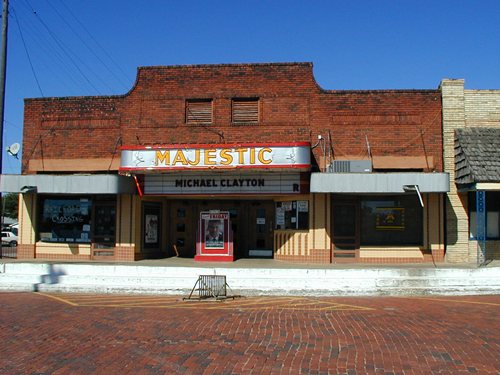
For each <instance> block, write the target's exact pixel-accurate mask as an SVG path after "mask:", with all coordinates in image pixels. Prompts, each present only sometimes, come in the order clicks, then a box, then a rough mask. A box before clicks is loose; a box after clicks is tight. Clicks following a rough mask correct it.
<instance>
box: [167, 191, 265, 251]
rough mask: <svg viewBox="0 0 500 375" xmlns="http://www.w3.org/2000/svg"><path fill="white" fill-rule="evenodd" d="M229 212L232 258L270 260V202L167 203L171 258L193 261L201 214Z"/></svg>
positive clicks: (185, 201)
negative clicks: (216, 211)
mask: <svg viewBox="0 0 500 375" xmlns="http://www.w3.org/2000/svg"><path fill="white" fill-rule="evenodd" d="M210 210H220V211H228V212H229V218H230V222H231V229H232V231H233V245H234V256H235V257H236V258H247V257H272V256H273V247H274V245H273V229H274V228H273V224H274V223H273V219H274V202H273V201H247V200H213V201H207V200H189V201H188V200H170V201H169V215H168V218H169V219H168V221H169V223H167V225H168V233H169V240H168V243H169V246H171V247H172V250H170V249H169V253H170V254H174V251H175V249H176V250H177V252H178V254H179V256H181V257H187V258H193V257H194V256H195V254H196V233H197V230H198V221H199V218H200V212H201V211H210Z"/></svg>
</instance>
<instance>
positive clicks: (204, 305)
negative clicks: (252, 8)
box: [38, 292, 375, 311]
mask: <svg viewBox="0 0 500 375" xmlns="http://www.w3.org/2000/svg"><path fill="white" fill-rule="evenodd" d="M38 294H39V295H41V296H45V297H48V298H51V299H54V300H56V301H59V302H62V303H66V304H68V305H71V306H80V307H113V308H164V309H165V308H169V309H191V308H196V309H207V310H218V309H224V310H270V309H282V310H283V309H285V310H302V311H303V310H306V311H346V310H359V311H366V310H375V309H373V308H370V307H366V306H358V305H350V304H344V303H336V302H329V301H325V300H319V299H311V298H305V297H242V298H236V299H234V300H226V301H213V300H209V301H199V300H189V301H183V300H182V299H181V297H158V296H123V295H121V296H112V295H109V296H108V295H96V296H92V295H57V296H56V295H53V294H47V293H41V292H39V293H38Z"/></svg>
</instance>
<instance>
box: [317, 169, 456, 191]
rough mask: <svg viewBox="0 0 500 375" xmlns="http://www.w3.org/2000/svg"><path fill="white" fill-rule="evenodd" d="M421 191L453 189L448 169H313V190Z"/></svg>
mask: <svg viewBox="0 0 500 375" xmlns="http://www.w3.org/2000/svg"><path fill="white" fill-rule="evenodd" d="M415 189H418V190H419V191H420V192H421V193H447V192H449V191H450V176H449V174H448V173H417V172H415V173H312V174H311V193H359V194H368V193H405V192H407V191H414V190H415Z"/></svg>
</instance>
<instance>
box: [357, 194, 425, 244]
mask: <svg viewBox="0 0 500 375" xmlns="http://www.w3.org/2000/svg"><path fill="white" fill-rule="evenodd" d="M422 211H423V210H422V207H421V206H420V203H419V201H418V198H417V197H413V196H411V197H410V196H403V195H401V196H384V197H369V198H363V199H362V200H361V245H365V246H370V245H372V246H383V245H388V246H397V245H422V243H423V212H422Z"/></svg>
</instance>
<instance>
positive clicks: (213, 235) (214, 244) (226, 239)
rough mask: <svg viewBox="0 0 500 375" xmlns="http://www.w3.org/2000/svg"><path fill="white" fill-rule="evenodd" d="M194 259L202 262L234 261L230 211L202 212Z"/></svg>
mask: <svg viewBox="0 0 500 375" xmlns="http://www.w3.org/2000/svg"><path fill="white" fill-rule="evenodd" d="M194 259H195V260H196V261H201V262H232V261H234V253H233V236H232V230H231V225H230V222H229V212H228V211H202V212H200V219H199V221H198V231H197V240H196V255H195V257H194Z"/></svg>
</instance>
